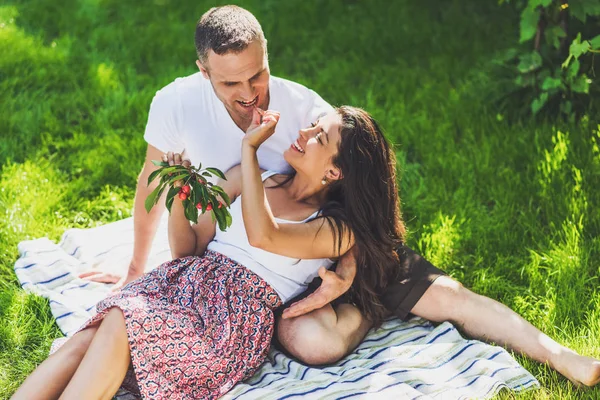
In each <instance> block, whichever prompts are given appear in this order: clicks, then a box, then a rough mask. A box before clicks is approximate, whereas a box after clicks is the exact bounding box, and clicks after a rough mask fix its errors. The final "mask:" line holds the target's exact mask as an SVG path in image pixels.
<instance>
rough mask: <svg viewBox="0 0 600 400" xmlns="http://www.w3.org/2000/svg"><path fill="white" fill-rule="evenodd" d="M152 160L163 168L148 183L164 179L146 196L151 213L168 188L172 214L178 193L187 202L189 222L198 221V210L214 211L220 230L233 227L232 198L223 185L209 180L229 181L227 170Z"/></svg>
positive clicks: (214, 219) (147, 207)
mask: <svg viewBox="0 0 600 400" xmlns="http://www.w3.org/2000/svg"><path fill="white" fill-rule="evenodd" d="M152 163H153V164H154V165H156V166H158V167H159V168H158V169H157V170H156V171H153V172H152V173H151V174H150V176H149V177H148V185H150V183H151V182H152V181H154V180H156V179H160V182H159V184H158V186H157V187H156V189H154V190H153V191H152V193H150V194H149V195H148V197H147V198H146V201H145V203H144V205H145V207H146V211H147V212H150V210H151V209H152V207H154V206H155V205H156V203H158V200H159V199H160V197H161V196H162V194H163V193H164V191H165V190H167V189H168V190H167V199H166V202H165V205H166V206H167V210H169V213H170V212H171V207H172V206H173V201H174V200H175V196H178V197H179V199H180V200H181V201H182V204H183V210H184V215H185V217H186V218H187V219H188V220H189V221H191V222H193V223H195V224H197V223H198V213H199V212H200V213H202V214H204V213H205V212H207V211H210V212H211V216H212V220H213V222H214V221H217V224H218V225H219V229H220V230H222V231H225V230H226V229H227V228H228V227H229V226H231V214H230V213H229V210H228V207H229V206H230V205H231V200H230V199H229V196H228V195H227V193H225V191H224V190H223V188H221V187H220V186H218V185H215V184H213V183H212V182H210V181H209V180H208V178H210V177H211V176H216V177H219V178H221V179H223V180H227V179H226V178H225V174H223V172H221V171H220V170H219V169H217V168H210V167H209V168H204V169H202V164H200V165H199V166H198V168H196V167H194V166H190V167H184V166H183V165H172V166H170V165H169V164H168V163H167V162H164V161H155V160H152ZM219 199H220V200H219ZM223 205H225V207H223Z"/></svg>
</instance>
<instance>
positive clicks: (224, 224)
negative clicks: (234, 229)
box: [212, 208, 227, 231]
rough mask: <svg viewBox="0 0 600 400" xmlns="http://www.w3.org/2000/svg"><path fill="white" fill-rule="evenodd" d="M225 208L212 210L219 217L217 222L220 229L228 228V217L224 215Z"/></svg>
mask: <svg viewBox="0 0 600 400" xmlns="http://www.w3.org/2000/svg"><path fill="white" fill-rule="evenodd" d="M222 211H223V209H222V208H221V209H219V208H217V209H214V208H213V210H212V212H213V214H214V215H215V217H216V218H217V224H219V229H220V230H222V231H224V230H225V229H227V218H226V217H225V216H224V215H223V212H222Z"/></svg>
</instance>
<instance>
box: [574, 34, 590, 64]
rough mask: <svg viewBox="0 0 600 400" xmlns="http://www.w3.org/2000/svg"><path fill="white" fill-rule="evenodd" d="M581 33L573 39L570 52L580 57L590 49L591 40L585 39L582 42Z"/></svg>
mask: <svg viewBox="0 0 600 400" xmlns="http://www.w3.org/2000/svg"><path fill="white" fill-rule="evenodd" d="M580 41H581V33H578V34H577V37H576V38H575V39H573V42H572V43H571V46H569V54H572V55H573V57H575V58H579V56H581V55H582V54H585V53H587V52H588V50H589V49H590V42H588V41H587V40H584V41H583V42H581V43H580Z"/></svg>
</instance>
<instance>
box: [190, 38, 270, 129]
mask: <svg viewBox="0 0 600 400" xmlns="http://www.w3.org/2000/svg"><path fill="white" fill-rule="evenodd" d="M196 64H197V65H198V68H199V69H200V71H201V72H202V74H203V75H204V77H205V78H207V79H209V80H210V82H211V84H212V86H213V89H214V90H215V94H216V95H217V97H218V98H219V100H221V101H222V102H223V104H225V108H226V109H227V112H229V115H230V116H231V118H232V119H233V121H234V122H235V123H236V125H237V126H239V127H240V129H242V130H243V131H246V129H248V126H249V125H250V122H251V121H252V110H253V108H254V107H260V108H262V109H267V108H268V106H269V76H270V72H269V63H268V60H267V56H266V54H265V50H264V48H263V46H262V45H261V44H260V42H258V41H254V42H252V43H250V45H249V46H248V47H247V48H246V49H245V50H243V51H242V52H240V53H237V54H236V53H233V52H228V53H226V54H223V55H218V54H216V53H215V52H214V51H212V50H210V52H209V53H208V61H207V63H206V64H207V65H202V64H201V63H200V61H196Z"/></svg>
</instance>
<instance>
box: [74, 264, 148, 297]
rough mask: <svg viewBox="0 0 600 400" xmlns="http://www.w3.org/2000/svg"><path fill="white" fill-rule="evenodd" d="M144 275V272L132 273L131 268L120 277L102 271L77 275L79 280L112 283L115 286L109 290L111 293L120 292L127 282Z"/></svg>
mask: <svg viewBox="0 0 600 400" xmlns="http://www.w3.org/2000/svg"><path fill="white" fill-rule="evenodd" d="M142 275H144V272H143V271H142V272H137V271H132V268H129V272H128V273H127V275H125V276H120V275H117V274H113V273H110V272H103V271H97V270H96V271H86V272H84V273H82V274H79V278H81V279H84V280H87V281H90V282H98V283H114V284H115V285H114V286H113V287H112V288H111V289H110V290H111V292H116V291H118V290H120V289H121V288H122V287H123V286H125V285H127V284H128V283H129V282H132V281H134V280H136V279H137V278H139V277H140V276H142Z"/></svg>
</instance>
